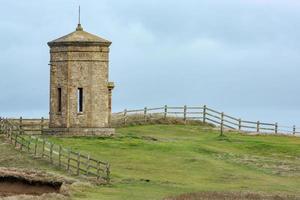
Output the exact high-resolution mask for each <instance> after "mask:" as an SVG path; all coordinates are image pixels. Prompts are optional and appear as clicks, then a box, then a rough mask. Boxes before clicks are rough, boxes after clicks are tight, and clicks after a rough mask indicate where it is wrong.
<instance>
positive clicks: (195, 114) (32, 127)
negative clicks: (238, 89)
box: [11, 105, 300, 135]
mask: <svg viewBox="0 0 300 200" xmlns="http://www.w3.org/2000/svg"><path fill="white" fill-rule="evenodd" d="M169 118H176V119H180V120H182V121H183V122H184V123H185V122H190V121H201V122H204V123H211V124H214V125H216V126H219V127H220V128H221V129H223V128H225V129H231V130H237V131H241V132H256V133H274V134H289V135H300V132H299V131H300V129H299V128H300V127H299V128H297V127H296V126H283V125H279V124H278V123H267V122H261V121H249V120H244V119H241V118H237V117H233V116H230V115H228V114H225V113H223V112H220V111H217V110H214V109H212V108H209V107H207V106H205V105H204V106H177V107H174V106H167V105H165V106H162V107H157V108H147V107H145V108H143V109H135V110H127V109H125V110H124V111H122V112H116V113H113V114H112V118H111V126H112V127H119V126H126V125H132V124H136V123H138V124H142V123H148V122H153V123H155V121H157V120H160V119H162V120H164V119H169ZM11 121H12V123H14V124H15V125H17V126H19V128H20V129H21V130H23V131H24V132H30V133H31V134H32V133H37V134H40V133H41V130H43V129H45V128H48V122H49V121H48V119H44V118H41V119H23V118H19V119H11Z"/></svg>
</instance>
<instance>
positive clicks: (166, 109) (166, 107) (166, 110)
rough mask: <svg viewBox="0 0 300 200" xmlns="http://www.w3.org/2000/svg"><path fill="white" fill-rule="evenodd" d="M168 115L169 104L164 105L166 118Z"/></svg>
mask: <svg viewBox="0 0 300 200" xmlns="http://www.w3.org/2000/svg"><path fill="white" fill-rule="evenodd" d="M167 115H168V106H167V105H165V107H164V118H165V119H167Z"/></svg>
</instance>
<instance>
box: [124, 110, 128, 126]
mask: <svg viewBox="0 0 300 200" xmlns="http://www.w3.org/2000/svg"><path fill="white" fill-rule="evenodd" d="M126 123H127V109H125V110H124V125H126Z"/></svg>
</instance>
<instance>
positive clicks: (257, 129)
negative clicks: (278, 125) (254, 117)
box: [256, 121, 260, 133]
mask: <svg viewBox="0 0 300 200" xmlns="http://www.w3.org/2000/svg"><path fill="white" fill-rule="evenodd" d="M259 125H260V122H259V121H257V122H256V132H257V133H259Z"/></svg>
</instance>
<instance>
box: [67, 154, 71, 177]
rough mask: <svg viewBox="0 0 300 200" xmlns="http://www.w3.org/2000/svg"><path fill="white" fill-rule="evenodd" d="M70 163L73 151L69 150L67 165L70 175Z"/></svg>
mask: <svg viewBox="0 0 300 200" xmlns="http://www.w3.org/2000/svg"><path fill="white" fill-rule="evenodd" d="M70 161H71V150H70V149H68V164H67V171H68V173H70Z"/></svg>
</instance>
